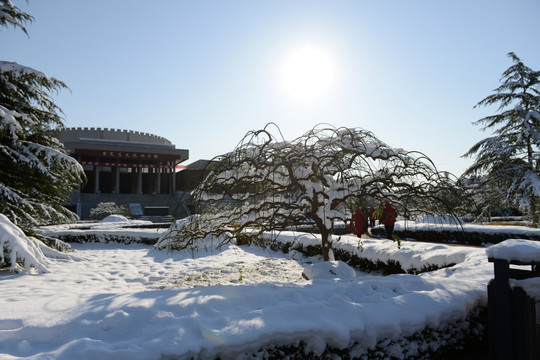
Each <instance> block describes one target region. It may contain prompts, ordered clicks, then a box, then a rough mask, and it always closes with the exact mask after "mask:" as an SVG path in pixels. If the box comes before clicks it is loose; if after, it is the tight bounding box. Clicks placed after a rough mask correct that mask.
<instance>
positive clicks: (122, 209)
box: [88, 202, 129, 220]
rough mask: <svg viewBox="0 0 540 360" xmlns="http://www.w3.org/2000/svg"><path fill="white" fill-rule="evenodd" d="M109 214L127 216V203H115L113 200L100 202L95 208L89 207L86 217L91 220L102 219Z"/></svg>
mask: <svg viewBox="0 0 540 360" xmlns="http://www.w3.org/2000/svg"><path fill="white" fill-rule="evenodd" d="M109 215H122V216H129V208H128V206H127V205H125V204H124V205H117V204H116V203H114V202H100V203H99V204H97V206H96V207H95V208H92V209H90V214H89V215H88V218H89V219H91V220H103V219H104V218H106V217H107V216H109Z"/></svg>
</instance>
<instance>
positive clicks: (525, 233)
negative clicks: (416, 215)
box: [372, 221, 540, 246]
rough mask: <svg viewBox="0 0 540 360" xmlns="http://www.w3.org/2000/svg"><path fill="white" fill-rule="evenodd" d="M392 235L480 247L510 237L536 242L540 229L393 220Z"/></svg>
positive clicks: (376, 230) (381, 233)
mask: <svg viewBox="0 0 540 360" xmlns="http://www.w3.org/2000/svg"><path fill="white" fill-rule="evenodd" d="M372 233H373V234H375V235H379V236H385V232H384V227H383V226H376V227H374V228H373V229H372ZM394 234H395V235H397V236H398V237H399V238H401V239H414V240H417V241H427V242H445V243H456V244H465V245H477V246H484V245H485V244H498V243H500V242H501V241H505V240H507V239H512V238H516V237H519V238H522V239H529V240H540V229H534V228H531V227H527V226H516V225H511V226H509V225H481V224H463V225H461V226H460V225H456V224H449V223H433V222H431V223H430V222H414V221H397V222H396V224H395V228H394Z"/></svg>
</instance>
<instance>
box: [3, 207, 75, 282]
mask: <svg viewBox="0 0 540 360" xmlns="http://www.w3.org/2000/svg"><path fill="white" fill-rule="evenodd" d="M64 245H65V246H66V245H67V244H64ZM47 257H53V258H59V259H69V258H70V256H69V255H66V254H63V253H61V252H58V251H56V250H53V249H51V248H49V247H47V246H46V245H45V244H44V243H43V242H41V241H39V240H37V239H35V238H33V237H31V236H26V235H25V234H24V232H23V231H22V230H21V229H20V228H18V227H17V226H16V225H14V224H13V223H12V222H11V221H10V220H9V219H8V218H7V217H6V216H5V215H3V214H0V266H1V265H4V264H5V265H8V266H9V267H10V270H11V271H17V272H19V271H24V272H32V269H34V270H35V271H37V272H41V273H45V272H49V270H48V269H47Z"/></svg>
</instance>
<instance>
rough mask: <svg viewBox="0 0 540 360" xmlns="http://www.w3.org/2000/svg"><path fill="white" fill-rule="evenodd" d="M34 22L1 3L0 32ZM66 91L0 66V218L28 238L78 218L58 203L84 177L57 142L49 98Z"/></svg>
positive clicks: (57, 121) (28, 71)
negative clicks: (38, 228)
mask: <svg viewBox="0 0 540 360" xmlns="http://www.w3.org/2000/svg"><path fill="white" fill-rule="evenodd" d="M32 19H33V18H32V17H31V16H30V15H29V14H27V13H25V12H22V11H21V10H20V9H19V8H17V7H16V6H14V5H13V4H12V3H11V2H10V1H9V0H0V26H3V27H7V26H10V25H11V26H14V27H15V28H20V29H21V30H22V31H24V32H25V33H26V28H25V27H24V24H25V23H26V22H28V21H32ZM66 87H67V86H66V84H64V83H63V82H62V81H60V80H57V79H55V78H52V77H49V76H47V75H46V74H44V73H42V72H40V71H37V70H34V69H32V68H29V67H26V66H23V65H19V64H17V63H15V62H8V61H0V213H1V214H3V215H5V216H6V217H7V218H8V219H9V220H10V221H11V222H12V223H13V224H14V225H16V226H18V227H19V228H21V229H22V230H24V232H25V233H26V234H27V235H28V234H32V233H33V231H32V229H33V227H35V226H36V225H40V224H44V223H50V222H60V221H68V220H73V219H75V218H76V215H75V214H73V213H72V212H70V211H69V210H67V209H66V208H64V207H63V206H62V205H61V203H62V202H63V201H65V200H66V199H67V198H68V197H69V195H70V194H71V192H72V191H73V190H74V189H75V188H76V187H77V186H78V184H79V183H80V182H81V181H82V180H83V179H84V172H83V169H82V167H81V166H80V165H79V164H78V163H77V161H76V160H75V159H73V158H72V157H70V156H69V155H68V154H67V151H66V149H65V147H64V146H63V145H62V144H61V143H60V142H59V141H58V139H57V138H56V137H55V131H56V130H58V129H60V128H62V127H63V126H64V125H63V121H62V117H61V114H62V111H61V109H60V108H59V107H58V106H57V105H56V104H55V103H54V101H53V99H52V96H51V95H52V94H54V93H56V92H58V91H60V90H61V89H64V88H66ZM9 244H10V242H9V241H8V242H3V246H2V248H0V255H2V253H3V252H5V251H6V249H7V251H8V252H9V251H14V250H13V249H10V246H9ZM12 255H13V254H12ZM0 258H1V259H2V260H3V259H4V256H1V257H0ZM11 258H13V256H11ZM11 265H12V267H13V266H14V265H15V264H11Z"/></svg>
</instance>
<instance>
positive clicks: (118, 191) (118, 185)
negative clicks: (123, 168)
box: [113, 166, 120, 194]
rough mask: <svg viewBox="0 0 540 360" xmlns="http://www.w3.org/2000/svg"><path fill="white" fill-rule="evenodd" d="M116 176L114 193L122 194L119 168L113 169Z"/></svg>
mask: <svg viewBox="0 0 540 360" xmlns="http://www.w3.org/2000/svg"><path fill="white" fill-rule="evenodd" d="M113 176H114V193H115V194H120V168H119V167H118V166H115V167H113Z"/></svg>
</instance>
